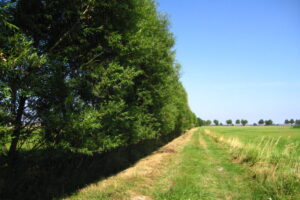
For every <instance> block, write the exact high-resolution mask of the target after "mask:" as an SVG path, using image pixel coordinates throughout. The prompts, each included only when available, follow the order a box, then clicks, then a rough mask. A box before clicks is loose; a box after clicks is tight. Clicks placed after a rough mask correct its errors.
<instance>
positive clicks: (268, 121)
mask: <svg viewBox="0 0 300 200" xmlns="http://www.w3.org/2000/svg"><path fill="white" fill-rule="evenodd" d="M265 124H266V126H271V125H273V121H272V120H271V119H269V120H265Z"/></svg>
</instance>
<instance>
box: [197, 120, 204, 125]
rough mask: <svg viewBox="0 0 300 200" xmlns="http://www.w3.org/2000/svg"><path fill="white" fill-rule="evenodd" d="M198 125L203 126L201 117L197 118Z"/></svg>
mask: <svg viewBox="0 0 300 200" xmlns="http://www.w3.org/2000/svg"><path fill="white" fill-rule="evenodd" d="M197 122H198V126H204V125H205V124H204V121H203V120H202V119H201V118H197Z"/></svg>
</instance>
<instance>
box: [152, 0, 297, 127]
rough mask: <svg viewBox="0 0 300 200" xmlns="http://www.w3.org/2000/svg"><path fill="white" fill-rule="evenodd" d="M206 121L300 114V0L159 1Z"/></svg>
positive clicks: (192, 94)
mask: <svg viewBox="0 0 300 200" xmlns="http://www.w3.org/2000/svg"><path fill="white" fill-rule="evenodd" d="M157 2H158V9H159V10H160V11H161V12H163V13H167V14H168V16H169V19H170V22H171V26H170V30H171V32H173V34H174V36H175V38H176V45H175V50H176V59H177V61H178V62H179V63H180V64H181V65H182V77H181V80H182V82H183V85H184V87H185V88H186V90H187V93H188V96H189V104H190V107H191V108H192V110H193V111H194V112H195V113H196V115H197V116H198V117H200V118H203V119H211V120H213V119H219V120H220V121H223V122H224V121H225V120H226V119H233V120H235V119H237V118H244V119H248V121H249V122H251V123H253V122H257V121H258V120H259V119H261V118H262V119H273V121H274V122H276V123H282V122H283V121H284V119H286V118H288V119H290V118H295V119H300V1H299V0H184V1H183V0H157Z"/></svg>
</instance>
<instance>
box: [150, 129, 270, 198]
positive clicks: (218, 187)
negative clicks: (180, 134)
mask: <svg viewBox="0 0 300 200" xmlns="http://www.w3.org/2000/svg"><path fill="white" fill-rule="evenodd" d="M202 132H203V129H200V130H199V131H198V132H197V133H195V134H194V136H193V138H192V141H191V142H190V144H188V145H187V146H186V147H185V148H184V150H183V151H182V153H181V154H180V155H179V157H178V158H177V162H176V163H173V166H170V167H169V169H170V170H169V171H168V173H166V174H165V176H163V178H162V179H161V182H160V183H158V185H157V189H156V190H155V191H154V193H153V194H154V196H155V198H154V199H158V200H183V199H191V200H192V199H195V200H197V199H203V200H216V199H232V200H233V199H241V200H242V199H243V200H247V199H249V200H250V199H251V200H255V199H267V198H268V197H270V196H269V194H267V193H265V192H264V191H263V189H262V188H261V187H260V186H259V185H258V184H255V182H254V181H253V180H252V178H251V175H250V173H248V172H247V170H245V169H244V167H243V166H241V165H238V164H235V163H232V162H230V160H229V159H228V158H229V157H230V155H229V153H226V150H225V149H224V147H222V146H220V145H217V144H216V143H215V142H214V141H213V140H212V139H211V138H210V137H209V136H206V135H204V134H203V133H202ZM166 180H167V181H166ZM166 182H169V183H171V184H169V185H170V186H169V187H168V188H167V189H166V190H162V188H165V185H166ZM241 191H242V192H241Z"/></svg>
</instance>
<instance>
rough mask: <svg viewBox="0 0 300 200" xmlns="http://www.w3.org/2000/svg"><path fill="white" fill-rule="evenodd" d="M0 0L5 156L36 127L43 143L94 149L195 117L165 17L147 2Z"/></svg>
mask: <svg viewBox="0 0 300 200" xmlns="http://www.w3.org/2000/svg"><path fill="white" fill-rule="evenodd" d="M2 3H3V2H1V4H2ZM6 3H7V4H9V3H12V4H11V6H4V7H3V9H2V8H1V17H0V26H1V27H0V34H1V35H0V40H1V41H0V59H1V62H0V65H1V68H0V73H1V74H0V97H1V98H0V103H1V107H0V113H1V114H0V119H1V122H0V123H1V126H6V127H8V126H11V125H12V126H13V129H12V131H10V130H8V133H7V134H6V135H7V136H8V137H7V138H8V139H7V141H9V142H11V145H10V150H9V152H10V153H9V154H14V152H16V147H17V146H20V145H19V144H20V142H19V140H20V139H24V140H26V139H28V138H30V136H31V135H32V134H34V133H35V131H34V129H35V128H36V127H38V130H39V131H38V134H39V137H37V138H41V141H43V144H44V145H45V146H46V147H47V146H55V147H61V148H66V149H71V150H75V151H77V150H81V149H84V150H89V151H97V152H101V151H108V150H110V149H112V148H116V147H118V146H127V145H130V144H136V143H138V142H141V141H143V140H147V139H153V138H158V137H160V136H162V135H164V134H170V133H174V132H176V133H180V132H183V131H184V130H186V129H188V128H190V127H192V126H194V125H196V124H197V118H196V116H195V114H194V113H192V112H191V110H190V108H189V105H188V100H187V94H186V92H185V89H184V88H183V86H182V84H181V82H180V79H179V78H180V65H179V64H177V63H176V62H175V57H174V54H175V53H174V50H173V46H174V38H173V36H172V34H171V33H170V32H169V22H168V20H167V18H166V17H165V16H163V15H162V14H160V13H158V12H157V9H156V5H155V3H154V2H153V1H152V0H143V1H136V0H126V1H121V2H120V1H79V0H75V1H70V0H51V1H49V0H46V1H42V0H35V1H27V0H19V1H9V0H8V1H4V4H6ZM9 26H11V27H13V28H9ZM17 27H18V28H17ZM9 29H10V30H9ZM12 29H13V30H12ZM25 34H26V35H25ZM3 119H5V120H3ZM210 123H211V122H210ZM0 137H2V136H0ZM0 139H1V138H0ZM4 143H6V142H4ZM22 143H23V142H22Z"/></svg>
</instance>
